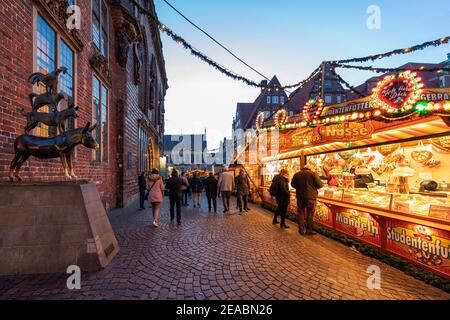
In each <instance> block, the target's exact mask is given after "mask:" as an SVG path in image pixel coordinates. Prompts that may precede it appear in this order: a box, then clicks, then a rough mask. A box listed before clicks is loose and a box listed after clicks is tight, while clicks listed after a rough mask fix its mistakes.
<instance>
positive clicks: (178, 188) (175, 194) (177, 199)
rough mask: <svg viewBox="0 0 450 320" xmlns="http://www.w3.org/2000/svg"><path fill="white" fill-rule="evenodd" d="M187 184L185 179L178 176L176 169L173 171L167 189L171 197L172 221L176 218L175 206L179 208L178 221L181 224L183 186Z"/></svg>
mask: <svg viewBox="0 0 450 320" xmlns="http://www.w3.org/2000/svg"><path fill="white" fill-rule="evenodd" d="M183 185H185V186H186V183H185V181H183V179H181V178H180V177H178V172H177V171H176V170H173V171H172V176H171V178H170V179H169V180H167V183H166V189H168V190H169V199H170V222H173V220H174V219H175V207H176V210H177V223H178V225H180V224H181V197H182V192H183V190H182V186H183Z"/></svg>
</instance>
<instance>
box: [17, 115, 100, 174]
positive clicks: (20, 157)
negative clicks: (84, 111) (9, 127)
mask: <svg viewBox="0 0 450 320" xmlns="http://www.w3.org/2000/svg"><path fill="white" fill-rule="evenodd" d="M96 126H97V124H95V125H93V126H92V127H91V123H90V122H88V123H87V124H86V126H85V127H84V128H78V129H73V130H68V131H66V132H64V133H62V134H60V135H58V136H56V137H52V138H43V137H36V136H30V135H27V134H23V135H21V136H19V137H17V138H16V141H15V142H14V152H15V157H14V159H13V161H12V162H11V166H10V169H9V179H10V180H11V181H14V179H17V180H18V181H22V179H21V178H20V175H19V172H20V168H21V167H22V165H23V164H24V163H25V161H27V159H28V158H29V157H30V156H34V157H36V158H41V159H52V158H58V157H60V158H61V162H62V165H63V168H64V173H65V175H66V177H67V178H69V179H72V180H75V179H77V176H76V175H75V173H74V172H73V164H72V155H73V152H72V151H73V149H74V148H75V147H76V146H77V145H79V144H82V145H83V146H85V147H87V148H89V149H96V148H98V144H97V142H96V141H95V139H94V137H93V136H92V131H93V130H94V129H95V128H96Z"/></svg>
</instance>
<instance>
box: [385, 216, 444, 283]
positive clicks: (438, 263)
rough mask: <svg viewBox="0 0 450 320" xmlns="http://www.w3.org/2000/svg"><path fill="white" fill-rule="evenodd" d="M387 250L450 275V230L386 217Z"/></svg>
mask: <svg viewBox="0 0 450 320" xmlns="http://www.w3.org/2000/svg"><path fill="white" fill-rule="evenodd" d="M386 233H387V246H386V250H388V251H390V252H393V253H395V254H398V255H399V256H402V257H405V258H406V259H408V260H412V261H414V262H416V263H418V264H422V265H425V266H427V267H428V268H432V269H435V270H436V271H438V272H439V273H443V274H445V275H447V276H450V259H449V251H450V232H448V231H445V230H439V229H434V228H431V227H425V226H421V225H417V224H413V223H410V222H406V221H400V220H393V219H386Z"/></svg>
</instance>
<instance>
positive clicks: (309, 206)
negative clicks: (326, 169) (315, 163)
mask: <svg viewBox="0 0 450 320" xmlns="http://www.w3.org/2000/svg"><path fill="white" fill-rule="evenodd" d="M311 167H312V165H310V164H309V165H306V166H305V167H304V168H303V169H302V170H301V171H300V172H297V173H296V174H295V175H294V177H293V178H292V182H291V186H292V187H293V188H295V190H296V191H297V192H296V193H297V209H298V227H299V232H300V233H301V234H306V235H313V234H316V232H314V211H315V210H316V202H317V195H318V191H317V190H318V189H320V188H322V187H323V184H322V181H321V180H320V177H319V176H318V175H317V174H316V173H315V172H314V171H312V170H311V169H310V168H311ZM305 209H306V232H305V231H304V228H305Z"/></svg>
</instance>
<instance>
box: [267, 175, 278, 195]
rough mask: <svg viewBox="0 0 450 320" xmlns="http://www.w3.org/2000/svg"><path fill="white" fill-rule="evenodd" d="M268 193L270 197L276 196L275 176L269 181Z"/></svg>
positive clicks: (276, 182)
mask: <svg viewBox="0 0 450 320" xmlns="http://www.w3.org/2000/svg"><path fill="white" fill-rule="evenodd" d="M269 193H270V195H271V196H272V197H276V196H277V194H278V179H277V177H275V178H274V179H273V180H272V183H271V185H270V188H269Z"/></svg>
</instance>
